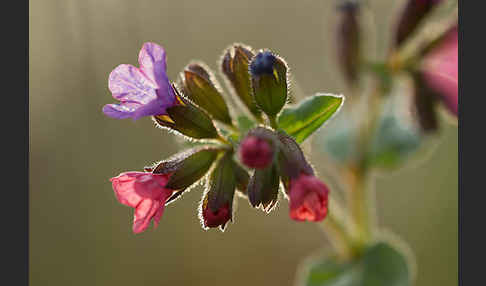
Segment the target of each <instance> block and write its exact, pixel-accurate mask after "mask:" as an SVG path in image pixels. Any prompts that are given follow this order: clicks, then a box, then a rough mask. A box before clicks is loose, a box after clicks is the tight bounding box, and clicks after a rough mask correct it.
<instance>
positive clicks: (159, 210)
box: [110, 172, 173, 233]
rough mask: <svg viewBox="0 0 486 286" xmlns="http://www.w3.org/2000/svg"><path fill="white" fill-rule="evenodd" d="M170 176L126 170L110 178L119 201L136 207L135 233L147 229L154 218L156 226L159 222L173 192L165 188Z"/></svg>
mask: <svg viewBox="0 0 486 286" xmlns="http://www.w3.org/2000/svg"><path fill="white" fill-rule="evenodd" d="M169 176H170V175H167V174H165V175H161V174H152V173H146V172H124V173H121V174H120V175H118V176H117V177H114V178H111V179H110V181H111V182H112V186H113V190H114V191H115V195H116V198H117V199H118V201H119V202H120V203H122V204H124V205H126V206H129V207H132V208H135V214H134V219H133V232H134V233H140V232H143V231H144V230H146V229H147V227H148V226H149V224H150V221H151V220H152V218H153V220H154V227H157V225H158V224H159V221H160V218H161V217H162V214H163V212H164V207H165V202H166V201H167V199H168V198H169V197H170V196H171V195H172V192H173V190H171V189H166V188H165V185H166V184H167V182H168V180H169Z"/></svg>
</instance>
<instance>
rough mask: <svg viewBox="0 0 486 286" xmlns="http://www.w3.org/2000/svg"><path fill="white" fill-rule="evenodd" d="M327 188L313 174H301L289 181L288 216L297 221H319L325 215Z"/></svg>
mask: <svg viewBox="0 0 486 286" xmlns="http://www.w3.org/2000/svg"><path fill="white" fill-rule="evenodd" d="M328 194H329V189H328V188H327V186H326V185H325V184H324V183H323V182H321V181H320V180H319V179H317V178H316V177H315V176H312V175H306V174H303V173H302V174H301V175H300V176H299V177H298V178H297V179H293V180H291V181H290V191H289V197H290V217H291V218H292V219H294V220H297V221H321V220H323V219H324V218H325V217H326V215H327V204H328Z"/></svg>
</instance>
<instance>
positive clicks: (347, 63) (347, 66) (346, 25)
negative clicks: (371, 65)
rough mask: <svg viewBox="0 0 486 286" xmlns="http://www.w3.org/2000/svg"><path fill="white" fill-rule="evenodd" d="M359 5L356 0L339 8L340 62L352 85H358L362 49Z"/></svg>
mask: <svg viewBox="0 0 486 286" xmlns="http://www.w3.org/2000/svg"><path fill="white" fill-rule="evenodd" d="M359 5H360V4H359V2H358V1H356V0H354V1H353V0H346V1H343V2H342V3H341V4H340V5H339V6H338V8H339V10H340V12H341V18H340V23H339V25H338V31H337V51H338V60H339V63H340V66H341V69H342V70H343V73H344V76H345V78H346V80H347V81H348V83H349V84H351V85H354V84H355V83H356V81H357V79H358V71H359V61H360V49H361V39H360V27H359V21H358V15H359Z"/></svg>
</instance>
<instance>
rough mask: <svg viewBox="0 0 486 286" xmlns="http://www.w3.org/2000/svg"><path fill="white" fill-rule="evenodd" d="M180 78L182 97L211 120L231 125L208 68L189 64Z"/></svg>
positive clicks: (217, 86)
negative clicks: (204, 111) (203, 111)
mask: <svg viewBox="0 0 486 286" xmlns="http://www.w3.org/2000/svg"><path fill="white" fill-rule="evenodd" d="M181 78H182V88H183V91H184V95H186V96H187V97H188V98H189V99H191V100H192V101H193V102H194V103H196V104H197V105H199V106H200V107H201V108H203V109H204V110H206V111H207V112H208V113H209V114H210V115H211V116H212V117H213V118H215V119H217V120H219V121H221V122H223V123H226V124H228V125H231V124H232V123H231V117H230V115H229V111H228V107H227V106H226V103H225V101H224V99H223V96H222V95H221V92H220V90H219V84H218V83H217V82H216V80H215V78H214V77H213V76H211V75H210V72H209V68H207V67H205V66H204V65H202V64H199V63H192V64H189V65H188V66H186V68H185V69H184V71H183V72H182V74H181Z"/></svg>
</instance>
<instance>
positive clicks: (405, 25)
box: [395, 0, 442, 47]
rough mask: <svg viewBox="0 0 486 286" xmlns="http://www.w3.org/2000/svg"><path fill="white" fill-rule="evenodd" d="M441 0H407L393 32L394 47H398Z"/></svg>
mask: <svg viewBox="0 0 486 286" xmlns="http://www.w3.org/2000/svg"><path fill="white" fill-rule="evenodd" d="M441 1H442V0H408V2H407V5H406V6H405V8H404V10H403V12H402V15H401V16H400V20H399V22H398V27H397V31H396V34H395V47H399V46H400V45H401V44H403V43H404V42H405V40H407V39H408V37H409V36H410V35H411V34H412V33H413V32H414V31H415V29H416V28H417V27H418V26H419V24H420V23H421V22H422V20H423V19H424V18H425V16H427V15H428V14H429V13H430V11H432V9H433V8H434V7H435V6H436V5H437V4H439V3H440V2H441Z"/></svg>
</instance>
